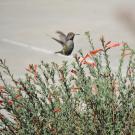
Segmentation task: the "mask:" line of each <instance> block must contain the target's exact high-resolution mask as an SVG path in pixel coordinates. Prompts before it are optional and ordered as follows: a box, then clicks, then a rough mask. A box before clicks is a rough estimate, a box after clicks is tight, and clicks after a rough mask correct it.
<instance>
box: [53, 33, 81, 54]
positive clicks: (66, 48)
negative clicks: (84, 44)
mask: <svg viewBox="0 0 135 135" xmlns="http://www.w3.org/2000/svg"><path fill="white" fill-rule="evenodd" d="M56 33H57V34H58V35H59V39H56V38H54V37H52V39H53V40H55V41H57V42H58V43H59V44H61V45H62V47H63V48H62V50H60V51H57V52H55V53H60V54H62V55H67V56H68V55H70V54H71V53H72V51H73V49H74V41H73V40H74V36H75V35H80V34H75V33H73V32H69V33H68V34H67V35H66V34H64V33H63V32H61V31H56Z"/></svg>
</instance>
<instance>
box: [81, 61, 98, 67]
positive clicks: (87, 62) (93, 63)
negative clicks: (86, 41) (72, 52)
mask: <svg viewBox="0 0 135 135" xmlns="http://www.w3.org/2000/svg"><path fill="white" fill-rule="evenodd" d="M83 64H87V65H90V66H92V67H96V63H95V62H90V61H84V62H83Z"/></svg>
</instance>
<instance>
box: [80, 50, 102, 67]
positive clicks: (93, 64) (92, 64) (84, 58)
mask: <svg viewBox="0 0 135 135" xmlns="http://www.w3.org/2000/svg"><path fill="white" fill-rule="evenodd" d="M102 50H103V49H101V48H98V49H96V50H93V51H90V52H89V53H87V54H86V55H85V56H84V57H82V58H80V59H79V61H80V62H81V63H83V64H88V65H90V66H93V67H95V66H96V63H95V62H90V61H86V59H87V58H90V57H92V56H93V55H96V54H97V53H98V52H100V51H102Z"/></svg>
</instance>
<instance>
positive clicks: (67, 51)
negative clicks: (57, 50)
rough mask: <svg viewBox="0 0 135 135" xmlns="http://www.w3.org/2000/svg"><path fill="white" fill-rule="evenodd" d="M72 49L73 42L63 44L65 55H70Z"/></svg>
mask: <svg viewBox="0 0 135 135" xmlns="http://www.w3.org/2000/svg"><path fill="white" fill-rule="evenodd" d="M73 49H74V42H73V40H68V41H67V42H66V43H65V47H64V51H65V54H66V55H70V54H71V53H72V51H73Z"/></svg>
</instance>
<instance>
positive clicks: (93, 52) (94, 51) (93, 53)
mask: <svg viewBox="0 0 135 135" xmlns="http://www.w3.org/2000/svg"><path fill="white" fill-rule="evenodd" d="M102 50H103V49H101V48H98V49H96V50H93V51H90V55H96V54H97V53H98V52H100V51H102Z"/></svg>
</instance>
